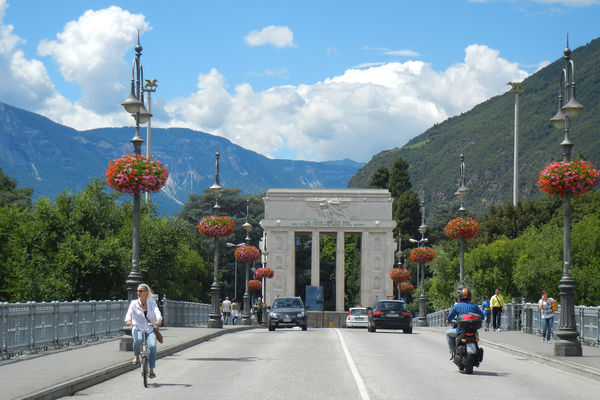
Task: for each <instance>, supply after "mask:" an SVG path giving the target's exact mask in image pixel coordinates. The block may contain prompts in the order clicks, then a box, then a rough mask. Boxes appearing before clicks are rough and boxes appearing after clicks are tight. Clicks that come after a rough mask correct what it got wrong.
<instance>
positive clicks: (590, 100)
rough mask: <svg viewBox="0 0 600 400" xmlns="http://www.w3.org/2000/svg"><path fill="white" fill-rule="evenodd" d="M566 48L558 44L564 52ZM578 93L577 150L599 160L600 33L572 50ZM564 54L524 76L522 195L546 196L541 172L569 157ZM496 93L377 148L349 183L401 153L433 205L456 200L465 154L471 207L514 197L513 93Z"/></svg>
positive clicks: (363, 179) (363, 183) (364, 179)
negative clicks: (561, 110)
mask: <svg viewBox="0 0 600 400" xmlns="http://www.w3.org/2000/svg"><path fill="white" fill-rule="evenodd" d="M561 55H562V50H561V47H560V46H558V45H557V56H561ZM571 57H572V60H573V61H574V62H575V79H576V87H577V99H578V100H579V101H580V102H581V103H582V104H583V105H584V106H585V110H584V111H583V113H582V114H581V116H580V117H579V118H578V119H576V120H574V121H572V123H571V131H570V139H571V141H572V142H574V144H575V145H574V146H573V150H572V155H573V157H577V156H578V155H583V157H584V158H586V159H588V160H590V161H591V162H593V163H594V164H595V165H596V166H600V132H599V128H598V127H599V125H600V39H595V40H593V41H592V42H590V43H588V44H587V45H586V46H582V47H580V48H577V49H575V50H573V52H572V56H571ZM564 65H565V62H564V60H563V59H562V58H560V59H558V60H557V61H555V62H554V63H552V64H550V65H548V66H547V67H545V68H544V69H542V70H540V71H538V72H536V73H535V74H533V75H531V76H530V77H529V78H527V79H526V80H525V81H523V88H524V90H525V92H524V93H523V94H521V95H520V96H519V175H520V179H519V198H520V199H525V198H532V197H536V196H540V195H541V194H540V193H539V192H538V189H537V186H536V183H537V179H538V175H539V172H540V171H541V170H542V169H543V168H544V166H545V165H546V164H548V163H549V162H551V161H556V160H561V159H562V147H561V146H560V142H562V140H563V138H564V131H559V130H558V129H555V128H554V127H552V124H551V123H550V118H551V117H552V116H554V114H555V113H556V110H557V106H558V89H559V85H560V71H561V69H562V68H563V67H564ZM509 90H510V87H509V86H507V92H506V93H504V94H502V95H500V96H496V97H493V98H491V99H489V100H487V101H486V102H484V103H481V104H479V105H477V106H476V107H474V108H473V109H472V110H470V111H468V112H466V113H463V114H461V115H459V116H455V117H452V118H449V119H448V120H446V121H444V122H442V123H440V124H436V125H434V126H433V127H431V128H430V129H428V130H427V131H425V132H423V133H422V134H421V135H419V136H417V137H415V138H413V139H412V140H411V141H409V142H408V143H407V144H406V145H405V146H403V147H401V148H396V149H392V150H387V151H383V152H381V153H379V154H377V155H375V156H374V157H373V158H372V159H371V160H370V161H369V162H368V163H367V164H365V166H363V167H362V168H361V169H360V170H359V171H358V172H357V174H356V175H355V176H354V177H353V178H352V179H351V180H350V182H349V183H348V187H367V186H368V183H369V179H370V176H371V174H372V172H373V171H374V170H375V169H376V168H377V167H378V166H380V165H385V166H387V167H388V168H390V167H391V166H392V163H393V161H394V160H395V159H396V158H397V157H403V158H404V159H406V160H407V162H408V163H409V174H410V177H411V181H412V184H413V187H414V188H415V190H417V192H418V193H419V195H420V196H422V197H423V198H424V199H425V201H426V203H428V204H429V207H430V209H431V208H433V209H436V208H438V207H439V206H441V205H443V204H446V203H448V202H451V201H453V200H454V195H453V193H454V192H455V191H456V189H457V182H458V178H459V156H460V154H461V152H462V153H463V154H464V156H465V174H466V184H467V186H468V187H469V189H470V192H469V195H468V197H467V199H466V207H467V208H468V209H469V210H470V211H473V212H475V213H481V212H482V211H483V210H484V209H485V208H486V207H487V206H488V205H490V204H502V203H505V202H507V201H511V200H512V182H513V140H514V137H513V134H514V132H513V129H514V95H513V94H511V93H510V92H509Z"/></svg>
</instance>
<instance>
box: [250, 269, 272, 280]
mask: <svg viewBox="0 0 600 400" xmlns="http://www.w3.org/2000/svg"><path fill="white" fill-rule="evenodd" d="M255 275H256V277H257V278H258V279H261V278H272V277H273V275H275V273H274V272H273V270H272V269H271V268H259V269H257V270H256V273H255Z"/></svg>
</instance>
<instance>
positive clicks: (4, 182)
mask: <svg viewBox="0 0 600 400" xmlns="http://www.w3.org/2000/svg"><path fill="white" fill-rule="evenodd" d="M32 194H33V189H32V188H19V189H17V181H16V179H13V178H11V177H10V176H8V175H6V174H5V173H4V172H2V167H0V206H11V205H12V206H15V207H19V208H24V207H30V206H31V195H32Z"/></svg>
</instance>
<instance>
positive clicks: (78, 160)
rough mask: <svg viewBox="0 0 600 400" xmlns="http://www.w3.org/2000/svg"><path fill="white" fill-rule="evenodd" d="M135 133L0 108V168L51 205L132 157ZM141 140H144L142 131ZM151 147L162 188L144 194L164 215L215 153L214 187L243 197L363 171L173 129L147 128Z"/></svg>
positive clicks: (207, 170) (329, 184) (338, 180)
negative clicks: (162, 171) (164, 170)
mask: <svg viewBox="0 0 600 400" xmlns="http://www.w3.org/2000/svg"><path fill="white" fill-rule="evenodd" d="M134 134H135V129H134V128H132V127H129V128H103V129H93V130H89V131H77V130H75V129H72V128H68V127H65V126H63V125H59V124H57V123H55V122H52V121H51V120H49V119H48V118H45V117H43V116H41V115H38V114H35V113H31V112H28V111H24V110H21V109H18V108H15V107H12V106H10V105H7V104H3V103H1V102H0V166H1V167H2V169H3V171H4V173H6V174H7V175H9V176H11V177H13V178H15V179H17V181H18V182H19V186H20V187H32V188H33V189H34V193H33V195H34V198H39V197H41V196H47V197H49V198H51V199H54V198H55V197H56V195H58V194H59V193H60V192H62V191H63V190H65V189H66V190H68V191H71V192H73V193H77V192H79V191H81V190H82V189H83V188H84V187H85V186H86V185H87V184H88V183H89V182H90V181H91V179H93V178H94V177H100V178H101V179H105V172H106V168H107V166H108V162H109V161H110V160H112V159H115V158H118V157H120V156H121V155H123V154H127V153H133V145H132V144H131V142H130V140H131V138H132V137H133V136H134ZM140 135H141V136H142V137H143V138H144V139H145V137H146V128H145V127H143V128H142V129H141V133H140ZM151 145H152V149H151V152H152V154H153V155H154V156H156V157H157V158H158V159H159V160H160V161H161V162H163V163H165V164H167V165H168V166H169V171H170V177H169V180H168V181H167V184H166V185H165V187H164V188H163V189H162V190H161V192H160V193H157V194H152V195H151V196H152V200H153V201H154V202H155V203H157V205H158V206H159V211H160V212H162V213H164V214H173V213H175V212H177V211H179V210H180V208H181V205H183V204H184V203H185V202H186V201H187V200H188V195H189V194H192V193H201V192H202V191H204V190H205V189H206V188H208V187H209V186H211V185H212V184H213V183H214V176H215V153H216V152H217V151H218V152H220V154H221V158H220V164H219V165H220V170H219V177H220V184H221V186H223V187H226V188H234V187H235V188H239V189H241V190H242V191H243V192H245V193H260V192H262V191H265V190H266V189H268V188H282V187H286V188H342V187H345V186H346V185H347V183H348V180H349V179H350V178H351V177H352V176H353V175H354V174H355V173H356V171H357V170H358V169H359V168H360V167H361V166H362V164H360V163H357V162H354V161H351V160H340V161H328V162H310V161H294V160H279V159H269V158H267V157H265V156H262V155H260V154H258V153H256V152H253V151H249V150H246V149H244V148H242V147H240V146H237V145H235V144H233V143H231V142H230V141H229V140H227V139H225V138H222V137H218V136H213V135H210V134H207V133H203V132H197V131H193V130H189V129H179V128H171V129H160V128H152V137H151ZM144 152H145V144H142V153H144ZM111 190H112V189H111Z"/></svg>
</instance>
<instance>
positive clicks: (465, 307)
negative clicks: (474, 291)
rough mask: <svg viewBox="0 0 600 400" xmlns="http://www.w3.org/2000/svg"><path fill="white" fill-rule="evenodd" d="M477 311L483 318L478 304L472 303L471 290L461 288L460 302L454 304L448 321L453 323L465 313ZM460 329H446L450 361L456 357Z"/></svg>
mask: <svg viewBox="0 0 600 400" xmlns="http://www.w3.org/2000/svg"><path fill="white" fill-rule="evenodd" d="M469 313H475V314H479V315H480V316H481V318H482V319H483V313H482V312H481V310H480V309H479V306H478V305H477V304H474V303H471V291H470V290H469V289H467V288H462V289H460V290H459V294H458V303H456V304H454V307H452V310H450V313H449V314H448V318H447V319H446V321H447V322H448V323H452V321H454V320H455V319H456V318H458V317H459V316H461V315H463V314H469ZM460 332H461V331H460V329H459V328H458V327H456V328H450V329H448V330H447V331H446V339H447V340H448V348H449V349H450V361H452V359H453V358H454V351H455V350H456V337H457V336H458V335H459V334H460Z"/></svg>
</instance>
